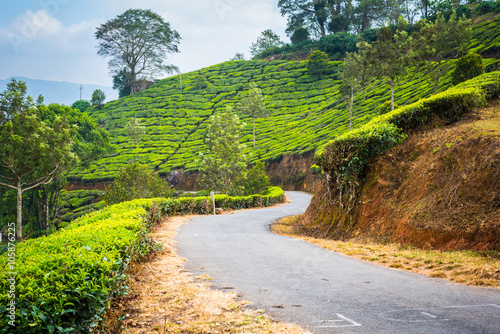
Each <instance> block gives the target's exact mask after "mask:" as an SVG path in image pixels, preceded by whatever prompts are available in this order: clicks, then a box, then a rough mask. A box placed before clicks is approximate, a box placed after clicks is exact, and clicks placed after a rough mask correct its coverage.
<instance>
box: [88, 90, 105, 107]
mask: <svg viewBox="0 0 500 334" xmlns="http://www.w3.org/2000/svg"><path fill="white" fill-rule="evenodd" d="M104 100H106V94H104V92H103V91H102V90H100V89H96V90H94V92H93V93H92V99H91V100H90V103H92V105H93V106H97V107H99V108H102V106H103V104H104Z"/></svg>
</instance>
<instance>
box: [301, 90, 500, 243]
mask: <svg viewBox="0 0 500 334" xmlns="http://www.w3.org/2000/svg"><path fill="white" fill-rule="evenodd" d="M436 125H437V124H434V126H426V127H422V128H420V129H418V130H417V131H415V132H412V133H410V135H409V137H408V138H407V139H406V140H405V141H403V143H401V144H400V145H398V146H396V147H394V148H393V149H390V150H388V151H386V152H385V153H383V154H381V155H380V156H378V157H376V158H375V159H373V160H372V161H371V162H370V163H369V164H368V166H367V169H366V173H365V176H364V178H363V180H364V182H363V183H362V185H361V187H362V188H361V191H360V196H359V198H357V199H356V204H355V206H354V209H353V212H352V220H351V222H352V223H347V222H346V221H345V220H342V219H338V217H339V213H338V206H337V204H335V203H334V202H335V201H334V200H332V199H330V198H329V197H328V196H323V195H322V194H324V193H325V192H326V190H325V188H324V187H322V189H319V190H318V192H317V193H316V196H315V197H314V199H313V202H312V204H311V206H310V207H309V209H308V210H307V212H306V214H305V215H304V217H303V218H302V219H301V221H300V222H299V223H298V224H297V225H296V226H295V228H296V230H297V231H300V232H301V233H303V234H306V235H311V236H316V237H323V238H325V237H326V238H332V239H343V240H352V239H353V238H354V239H358V240H367V239H368V240H373V241H376V242H382V243H386V242H397V243H399V244H404V245H412V246H416V247H419V248H424V249H441V250H450V249H475V250H481V251H487V250H495V251H498V250H500V210H499V208H500V101H499V100H498V99H497V100H495V101H493V102H491V104H490V105H489V106H488V107H487V108H484V109H480V110H478V111H476V113H474V114H472V115H470V116H469V117H467V118H465V119H464V120H461V121H459V122H457V123H454V124H452V125H448V126H443V125H442V124H441V125H438V126H437V127H436Z"/></svg>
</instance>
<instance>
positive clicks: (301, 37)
mask: <svg viewBox="0 0 500 334" xmlns="http://www.w3.org/2000/svg"><path fill="white" fill-rule="evenodd" d="M308 39H309V31H308V30H307V29H306V28H297V29H296V30H295V31H294V32H293V34H292V36H291V37H290V40H291V41H292V44H298V43H301V42H305V41H307V40H308Z"/></svg>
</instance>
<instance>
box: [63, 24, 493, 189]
mask: <svg viewBox="0 0 500 334" xmlns="http://www.w3.org/2000/svg"><path fill="white" fill-rule="evenodd" d="M499 22H500V20H499V19H497V20H495V21H494V23H495V24H496V26H495V34H497V33H496V32H497V31H498V30H499V29H498V27H497V26H498V23H499ZM491 24H492V23H483V24H482V25H481V27H482V30H485V29H486V30H490V29H492V28H491V27H490V26H491ZM482 30H480V31H479V30H478V31H479V32H481V31H482ZM490 31H491V30H490ZM479 32H476V33H475V38H474V39H473V41H472V44H473V45H471V47H475V48H481V47H483V48H484V47H485V46H484V45H491V44H495V43H494V41H495V40H491V41H490V39H491V38H490V37H488V36H490V35H488V34H486V35H485V34H483V33H482V32H481V33H479ZM485 63H486V65H487V66H486V68H487V70H493V69H496V68H497V67H498V64H499V60H497V59H485ZM341 64H342V63H341V62H331V63H330V65H331V71H330V73H329V74H327V75H324V76H323V77H322V78H321V79H319V80H318V78H317V77H316V76H310V75H308V72H307V70H306V62H305V61H278V60H274V61H270V62H268V61H264V60H253V61H243V60H242V61H229V62H225V63H222V64H218V65H214V66H211V67H208V68H204V69H201V70H199V71H194V72H190V73H187V74H183V75H182V78H180V77H179V76H175V77H170V78H167V79H164V80H161V81H159V82H158V83H157V84H156V85H154V86H153V87H151V88H150V89H148V90H146V91H143V92H140V93H137V94H135V95H133V96H129V97H126V98H122V99H120V100H117V101H113V102H111V103H108V104H106V106H105V107H104V108H103V109H102V110H98V109H95V108H94V109H92V110H90V114H91V116H92V117H93V118H95V119H96V120H97V121H98V122H99V123H100V124H101V125H102V126H103V127H105V128H106V129H108V130H109V131H110V134H111V136H112V138H113V140H114V143H115V144H116V146H117V151H116V152H115V153H114V154H113V155H112V156H109V157H106V158H104V159H101V160H100V161H97V162H96V163H95V164H93V165H92V166H91V167H90V168H89V169H86V170H78V171H76V172H75V173H74V174H73V175H72V177H71V181H73V182H75V181H82V182H99V181H107V180H111V179H113V178H114V177H115V176H116V175H117V173H118V171H119V170H120V169H121V168H122V167H123V166H124V165H125V164H127V163H130V162H131V161H133V160H134V158H135V157H136V152H137V151H136V146H135V143H134V142H133V140H132V139H131V138H128V137H127V135H126V132H125V131H124V128H125V126H126V125H127V123H128V122H129V121H130V119H131V118H132V117H134V116H135V117H138V118H140V119H141V121H142V124H143V125H144V126H146V135H145V136H144V137H143V138H142V140H141V142H140V144H139V157H138V160H139V161H140V162H142V163H145V164H147V165H149V166H150V167H151V168H153V169H155V170H156V171H158V172H159V173H160V174H161V175H165V174H167V173H168V172H170V171H172V170H174V169H184V170H186V171H187V172H190V171H195V170H196V169H198V167H199V166H198V165H197V156H198V152H200V151H204V150H205V149H206V148H205V144H204V135H205V128H206V125H207V122H208V118H209V117H210V116H211V115H212V114H214V113H215V112H217V111H218V110H220V109H222V108H225V107H226V106H228V105H234V104H236V103H237V102H239V101H240V100H241V99H243V98H244V97H245V96H246V92H247V91H248V89H249V83H250V82H256V83H257V85H258V86H259V87H260V88H261V89H262V93H263V95H264V96H265V98H266V106H267V108H268V109H269V110H270V111H271V116H269V117H267V118H260V119H257V120H256V147H253V146H252V135H251V131H252V129H251V123H252V120H251V118H248V117H246V118H245V117H243V116H241V117H242V119H243V121H244V122H245V123H246V124H247V126H246V129H245V132H244V134H243V142H244V143H245V144H246V145H247V148H246V151H247V153H251V154H252V158H251V161H252V162H253V161H257V160H266V161H270V160H279V159H280V158H281V157H282V156H283V155H287V154H292V153H306V152H310V151H313V150H315V149H316V148H317V147H318V146H321V145H323V144H325V143H326V142H328V141H330V140H332V139H333V138H335V137H336V136H338V135H340V134H342V133H344V132H345V131H348V130H349V113H348V111H347V107H346V103H345V101H343V100H342V98H341V96H340V94H339V87H340V80H339V70H340V69H341ZM447 66H453V61H450V62H449V63H448V65H447ZM199 76H202V77H203V78H205V80H206V81H205V85H204V86H205V87H203V88H198V87H200V85H199V82H200V81H199V80H197V78H199ZM450 85H451V82H450V76H449V74H448V75H447V76H445V77H444V78H443V80H442V81H441V84H440V89H439V90H440V91H442V90H445V89H447V88H449V87H450ZM431 93H432V83H431V82H430V81H429V78H428V76H426V74H425V73H424V72H419V73H417V75H416V76H415V77H413V79H412V80H410V81H409V82H408V83H407V84H405V85H403V86H400V87H397V88H396V97H395V98H396V103H397V104H398V105H407V104H409V103H412V102H415V101H417V100H418V99H420V98H422V97H427V96H429V95H430V94H431ZM389 99H390V88H389V86H387V85H384V84H381V83H380V82H374V83H373V84H371V85H370V86H368V87H367V88H366V99H365V100H363V97H362V93H361V92H358V94H357V95H356V98H355V102H354V108H355V110H354V119H353V126H354V127H358V126H360V125H363V124H365V123H367V122H368V121H369V120H370V119H371V118H372V117H373V116H375V115H378V112H379V111H378V108H379V107H380V105H381V104H383V103H384V102H385V101H387V100H389Z"/></svg>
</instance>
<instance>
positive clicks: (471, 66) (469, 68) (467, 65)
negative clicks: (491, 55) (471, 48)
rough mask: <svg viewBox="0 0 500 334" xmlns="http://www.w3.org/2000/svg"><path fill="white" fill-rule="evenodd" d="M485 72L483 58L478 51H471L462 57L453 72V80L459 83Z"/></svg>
mask: <svg viewBox="0 0 500 334" xmlns="http://www.w3.org/2000/svg"><path fill="white" fill-rule="evenodd" d="M484 72H485V66H484V63H483V58H482V57H481V56H480V55H478V54H477V53H469V54H467V55H465V56H463V57H461V58H460V59H459V60H458V61H457V64H456V66H455V69H454V70H453V72H452V73H451V77H452V82H453V84H454V85H458V84H459V83H461V82H464V81H467V80H469V79H472V78H474V77H477V76H478V75H481V74H483V73H484Z"/></svg>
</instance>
